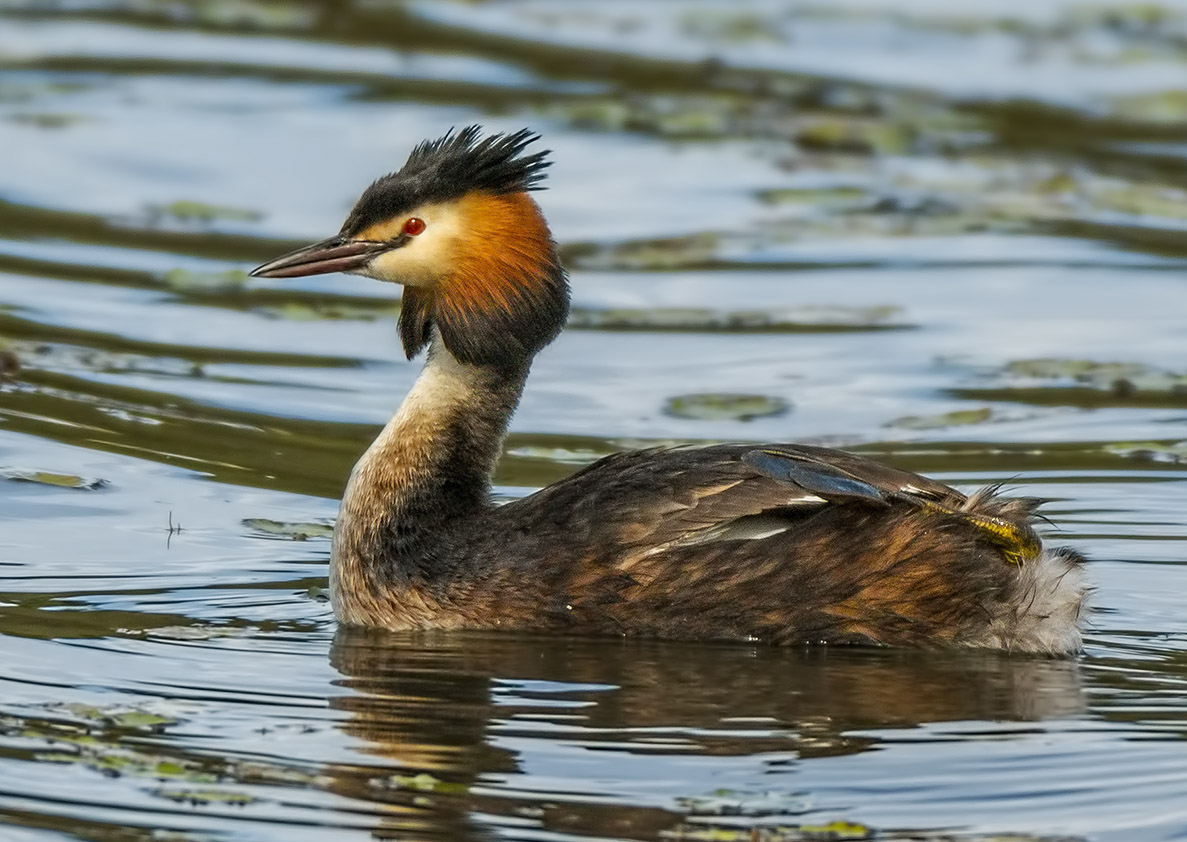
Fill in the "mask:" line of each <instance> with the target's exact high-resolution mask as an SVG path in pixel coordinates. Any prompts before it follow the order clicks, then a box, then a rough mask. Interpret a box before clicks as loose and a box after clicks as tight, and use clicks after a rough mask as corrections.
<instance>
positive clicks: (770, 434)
mask: <svg viewBox="0 0 1187 842" xmlns="http://www.w3.org/2000/svg"><path fill="white" fill-rule="evenodd" d="M469 123H481V124H482V125H484V126H486V127H487V128H488V129H490V130H509V129H516V128H519V127H522V126H525V125H528V126H531V127H533V128H535V129H537V130H538V131H540V132H541V133H542V134H543V135H544V137H545V145H546V146H547V147H548V148H551V149H552V150H553V151H554V158H555V161H556V165H555V166H554V168H553V171H552V175H551V177H550V181H549V190H548V191H547V192H545V193H542V194H540V195H539V201H540V203H541V205H542V206H543V208H544V210H545V212H546V214H547V215H548V217H549V219H550V221H551V222H552V225H553V229H554V232H555V234H556V236H557V238H558V240H559V241H560V243H561V246H562V250H563V254H564V257H565V260H566V263H567V265H568V266H569V268H570V270H571V273H572V281H573V286H574V296H575V305H576V307H575V311H574V314H573V320H572V323H571V325H570V329H569V330H568V331H567V332H566V333H565V334H564V335H563V336H562V337H561V339H560V340H559V341H558V342H557V343H556V344H555V345H554V346H552V347H550V348H549V349H548V350H547V351H546V352H545V353H544V354H542V355H541V357H540V359H539V361H538V363H537V365H536V367H535V370H534V375H533V379H532V380H531V381H530V384H529V387H528V392H527V395H526V397H525V400H524V403H523V406H522V408H521V410H520V411H519V413H518V414H517V416H516V419H515V422H514V427H513V432H512V435H511V437H510V439H509V442H508V445H507V454H506V457H505V458H504V460H503V462H502V464H501V466H500V468H499V473H498V477H497V481H498V483H499V492H500V493H501V494H505V495H509V496H513V495H518V494H522V493H526V492H527V491H529V490H531V489H532V488H535V487H538V486H540V485H542V484H545V483H547V482H550V481H553V480H555V479H557V478H560V477H562V476H564V475H566V474H567V473H569V472H570V471H572V470H574V469H575V468H576V467H577V466H579V465H581V464H584V463H586V462H588V461H590V460H592V459H595V458H597V457H598V456H600V455H602V454H605V453H608V452H611V451H613V450H616V449H620V448H623V447H630V446H637V445H639V444H641V443H651V442H657V441H658V442H663V441H706V440H717V439H783V440H798V441H808V442H823V443H828V444H836V445H843V446H847V447H852V448H855V449H857V450H860V451H862V452H867V453H871V454H875V455H878V456H880V457H882V458H885V459H887V460H890V461H892V462H894V463H895V464H899V465H902V466H904V467H907V468H910V469H913V470H921V471H925V472H928V473H931V474H934V475H936V476H938V477H940V478H942V479H944V480H947V481H950V482H953V483H956V484H958V485H960V486H961V487H966V488H973V487H976V486H977V485H980V484H982V483H985V482H1003V481H1004V482H1006V483H1007V484H1008V485H1009V486H1010V487H1011V488H1013V489H1016V490H1017V491H1018V492H1020V493H1025V494H1031V495H1038V496H1043V497H1048V498H1053V499H1054V500H1055V502H1054V503H1053V504H1052V506H1051V507H1050V515H1051V518H1052V521H1053V523H1054V524H1055V526H1053V527H1052V528H1051V529H1050V530H1048V532H1049V535H1050V536H1051V537H1052V538H1054V539H1055V540H1058V541H1060V542H1064V543H1068V544H1071V545H1073V546H1075V547H1077V548H1078V549H1080V550H1082V551H1083V552H1085V553H1087V554H1088V555H1089V556H1090V557H1091V559H1092V563H1091V566H1090V575H1091V578H1092V580H1093V582H1094V584H1095V585H1096V587H1097V592H1096V593H1095V595H1094V597H1093V605H1094V610H1093V613H1092V617H1091V628H1090V630H1089V633H1088V648H1087V653H1086V656H1085V657H1084V658H1083V659H1081V660H1077V661H1074V662H1069V663H1051V662H1045V661H1033V660H1024V659H1008V658H1002V657H998V656H995V655H992V654H981V653H974V654H962V655H944V656H936V655H934V654H932V655H920V654H917V653H906V652H889V651H865V652H863V651H844V650H831V651H819V650H805V651H773V650H767V649H762V648H749V647H739V646H692V645H675V644H665V643H644V642H623V641H617V640H611V641H597V640H550V639H541V638H531V637H517V636H514V635H495V636H490V635H474V634H440V635H415V636H395V637H391V636H382V635H369V634H359V633H349V634H348V633H344V632H337V633H336V632H335V628H334V625H333V622H332V619H331V616H330V613H329V610H328V606H327V605H326V603H325V600H324V585H325V564H326V561H327V558H328V554H329V544H328V540H327V537H328V534H329V524H331V523H332V518H333V516H334V512H335V508H336V503H335V500H336V498H337V496H338V494H339V493H340V491H341V488H342V485H343V482H344V478H345V476H346V473H347V471H348V470H349V468H350V465H351V464H352V462H353V460H354V459H355V458H356V457H357V455H358V454H359V453H360V452H361V450H362V449H363V448H364V447H365V445H366V443H367V441H368V440H369V438H370V437H371V436H372V435H373V434H374V432H375V431H376V429H377V428H378V426H379V425H381V424H382V423H383V422H384V421H385V420H386V418H387V417H388V415H389V414H390V412H391V411H392V410H393V408H394V407H395V406H396V405H397V403H398V402H399V400H400V398H401V396H402V394H403V392H404V391H405V390H406V389H407V387H408V386H409V384H410V383H411V382H412V379H413V378H414V376H415V374H416V372H417V370H418V363H416V362H413V363H409V362H406V361H404V360H403V359H401V357H400V354H399V347H398V342H397V338H396V334H395V328H394V317H395V314H396V312H397V309H398V300H397V298H398V292H397V291H396V290H395V289H391V288H386V287H381V286H380V285H378V284H375V283H373V282H370V281H366V280H363V279H358V278H348V277H343V276H331V277H320V278H310V279H302V280H299V281H256V280H250V279H249V278H248V277H247V276H246V274H245V270H247V269H249V268H250V267H251V266H253V265H255V264H256V263H259V262H261V261H263V260H266V259H268V258H271V257H274V256H276V255H277V254H280V253H281V252H283V251H285V250H286V249H288V248H290V247H295V246H297V245H301V244H304V243H305V242H309V241H311V240H314V239H319V238H321V237H324V236H327V235H329V234H331V233H333V232H335V231H336V230H337V228H338V225H339V224H340V222H341V219H342V217H343V215H344V214H345V212H346V210H347V209H348V208H349V207H350V205H351V203H352V202H353V200H354V198H355V197H356V196H357V194H358V193H359V192H360V191H361V190H362V189H363V188H364V187H365V186H366V185H367V184H368V183H369V182H370V181H371V180H372V179H373V178H375V177H376V176H378V175H380V174H382V173H385V172H388V171H390V170H392V169H396V168H398V167H399V165H400V164H401V163H402V161H403V158H404V156H405V155H406V154H407V151H408V149H409V148H410V147H411V145H412V144H414V143H415V142H417V141H419V140H421V139H423V138H426V137H432V136H436V135H438V134H440V133H441V132H443V131H444V130H445V129H447V128H449V127H451V126H460V125H465V124H469ZM0 150H2V153H3V155H2V160H3V164H2V165H0V372H3V373H2V374H0V654H2V656H0V839H2V840H4V842H9V840H12V842H44V840H59V839H80V840H96V842H148V841H149V840H167V842H206V840H232V842H246V841H247V840H279V839H283V840H295V841H296V842H301V840H318V842H321V840H353V839H369V838H380V839H406V840H412V839H417V840H419V839H448V840H455V839H456V840H462V839H466V840H469V839H474V840H494V839H515V840H521V839H522V840H580V839H630V840H656V839H676V840H718V841H719V842H733V841H734V840H747V841H748V842H753V840H759V841H760V842H762V840H804V839H814V840H826V839H835V840H840V839H864V838H871V837H873V836H875V835H877V837H878V838H880V839H904V840H905V839H912V840H921V839H922V840H933V842H934V840H948V839H987V838H995V839H1002V838H1009V839H1013V840H1018V839H1052V840H1053V839H1092V840H1118V842H1121V840H1124V842H1139V841H1140V840H1170V839H1187V752H1185V751H1184V748H1185V744H1184V735H1185V734H1187V696H1185V690H1187V612H1184V610H1183V594H1185V593H1187V565H1185V564H1184V561H1185V559H1187V519H1185V515H1184V512H1185V510H1187V505H1185V504H1187V483H1185V479H1187V475H1185V473H1184V467H1185V463H1187V428H1185V426H1184V421H1185V420H1187V355H1185V354H1184V348H1185V347H1187V307H1185V306H1184V305H1185V304H1187V290H1185V288H1184V269H1187V2H1156V3H1124V2H1120V3H1110V2H1102V3H1093V2H1074V1H1073V0H1068V2H1063V0H1045V2H1044V1H1043V0H1030V2H1013V0H1011V2H1003V1H1002V0H997V2H988V0H966V2H963V3H959V4H953V3H950V2H942V0H912V2H904V0H896V2H889V0H844V1H843V2H837V0H832V2H827V3H825V2H817V3H812V2H764V0H732V2H730V3H720V2H718V3H709V2H695V0H666V2H652V3H639V2H613V1H612V0H601V2H593V0H588V2H587V0H568V2H564V3H561V2H540V1H539V0H500V1H499V2H452V0H449V1H446V0H438V2H398V1H397V0H370V2H362V1H360V2H351V0H325V2H315V1H314V0H306V1H305V2H284V3H280V2H267V1H266V0H59V1H58V2H28V1H27V0H4V2H0ZM1008 834H1012V835H1008Z"/></svg>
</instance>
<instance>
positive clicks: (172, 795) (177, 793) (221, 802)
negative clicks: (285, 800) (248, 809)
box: [153, 787, 259, 807]
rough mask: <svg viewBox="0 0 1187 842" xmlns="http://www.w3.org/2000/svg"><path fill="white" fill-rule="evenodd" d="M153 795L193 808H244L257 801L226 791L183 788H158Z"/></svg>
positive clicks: (246, 795) (250, 797)
mask: <svg viewBox="0 0 1187 842" xmlns="http://www.w3.org/2000/svg"><path fill="white" fill-rule="evenodd" d="M153 794H154V795H159V796H160V797H161V798H168V799H169V800H170V801H178V802H181V803H184V804H190V805H192V806H194V807H211V806H231V807H244V806H246V805H248V804H254V803H255V802H256V801H258V800H259V799H258V798H256V797H254V796H251V795H248V794H246V793H243V792H234V791H233V790H226V789H189V788H185V787H177V788H174V787H160V788H159V789H156V790H154V791H153Z"/></svg>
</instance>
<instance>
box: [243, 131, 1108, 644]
mask: <svg viewBox="0 0 1187 842" xmlns="http://www.w3.org/2000/svg"><path fill="white" fill-rule="evenodd" d="M538 139H539V136H538V135H536V134H534V133H532V132H530V131H528V130H527V129H524V130H521V131H518V132H515V133H513V134H507V135H498V134H496V135H490V136H487V137H485V138H482V137H481V133H480V129H479V128H478V127H477V126H471V127H468V128H465V129H463V130H461V131H458V132H452V131H451V132H449V133H447V134H446V135H445V136H444V137H441V138H439V139H437V140H433V141H426V142H423V143H421V144H420V145H418V146H417V147H416V148H414V149H413V150H412V153H411V154H410V155H409V157H408V160H407V162H406V163H405V164H404V166H403V168H402V169H400V170H399V171H398V172H395V173H392V174H390V175H386V176H384V177H382V178H380V179H379V180H378V181H376V182H375V183H374V184H372V185H371V186H370V187H368V188H367V190H366V191H365V192H364V193H363V195H362V196H361V198H360V199H359V200H358V202H357V203H356V204H355V206H354V209H353V210H352V211H351V212H350V215H349V216H348V217H347V219H346V222H345V223H344V224H343V226H342V230H341V231H340V232H339V234H338V235H337V236H335V237H331V238H330V239H328V240H324V241H322V242H319V243H315V244H314V245H311V246H308V247H306V248H302V249H299V250H297V251H294V252H292V253H290V254H287V255H285V256H283V257H280V258H278V259H276V260H273V261H271V262H270V263H266V264H264V265H263V266H260V267H259V268H257V269H256V270H255V271H254V272H252V274H253V275H255V276H257V277H266V278H288V277H297V276H302V275H316V274H321V273H326V272H350V273H354V274H360V275H366V276H369V277H372V278H376V279H378V280H381V281H392V282H395V283H399V284H402V285H403V286H404V297H403V306H402V310H401V312H400V319H399V330H400V337H401V340H402V343H403V346H404V351H405V353H406V355H407V356H408V358H409V359H411V358H412V357H413V356H415V355H416V354H417V353H418V352H419V351H421V350H422V349H425V348H427V349H428V358H427V361H426V363H425V366H424V370H423V371H422V373H421V375H420V377H419V378H418V379H417V381H416V384H415V385H414V386H413V388H412V390H411V391H410V392H409V393H408V395H407V397H406V398H405V399H404V402H403V404H402V405H401V406H400V408H399V410H398V411H397V412H396V414H395V416H394V417H393V418H392V419H391V421H390V422H389V423H388V424H387V426H386V427H385V428H384V430H383V432H381V433H380V434H379V437H378V438H376V439H375V441H374V443H372V445H371V446H370V447H369V448H368V449H367V451H366V453H364V454H363V456H362V458H361V459H360V460H359V461H358V463H357V464H356V465H355V467H354V470H353V471H352V473H351V475H350V480H349V482H348V483H347V486H346V492H345V494H344V496H343V499H342V504H341V508H340V510H339V516H338V522H337V525H336V527H335V530H334V540H333V548H332V550H331V559H330V589H331V594H332V600H333V605H334V611H335V614H336V615H337V617H338V619H339V621H340V622H341V623H344V624H348V625H359V626H376V627H383V628H388V629H394V630H404V629H428V628H450V629H457V628H482V629H490V628H505V629H518V630H523V631H533V632H570V633H575V634H607V635H631V636H648V637H659V638H672V639H684V640H747V641H764V642H769V643H773V644H799V643H831V644H841V643H864V644H882V645H896V646H897V645H905V646H921V647H978V648H993V649H1003V650H1010V651H1016V652H1029V653H1041V654H1046V655H1057V656H1062V655H1070V654H1073V653H1075V652H1077V651H1078V650H1079V649H1080V646H1081V637H1080V628H1079V621H1080V616H1081V611H1082V606H1083V601H1084V596H1085V592H1086V590H1087V588H1086V585H1085V580H1084V575H1083V564H1082V562H1083V558H1082V557H1081V556H1080V555H1079V554H1077V553H1076V552H1074V551H1072V550H1069V549H1064V548H1054V549H1052V548H1044V547H1043V545H1042V543H1041V541H1040V539H1039V537H1038V536H1037V535H1036V533H1035V531H1034V528H1033V524H1034V522H1035V520H1036V515H1035V509H1036V508H1037V506H1038V504H1039V501H1036V500H1031V499H1012V500H1011V499H1004V498H1001V497H999V496H998V495H997V493H996V489H993V488H991V489H985V490H982V491H980V492H978V493H976V494H973V495H971V496H966V495H964V494H961V493H960V492H958V491H956V490H954V489H952V488H949V487H948V486H945V485H942V484H940V483H938V482H935V481H933V480H930V479H926V478H924V477H921V476H917V475H915V474H911V473H907V472H905V471H900V470H897V469H895V468H891V467H888V466H886V465H882V464H879V463H877V462H872V461H869V460H867V459H863V458H861V457H860V456H856V455H853V454H850V453H845V452H843V451H839V450H829V449H825V448H820V447H807V446H803V445H794V444H725V445H712V446H704V447H676V448H651V449H647V450H638V451H632V452H624V453H616V454H613V455H611V456H607V457H606V458H604V459H601V460H599V461H597V462H595V463H594V464H592V465H589V466H588V467H586V468H584V469H582V470H580V471H578V472H577V473H575V474H573V475H572V476H570V477H569V478H568V479H564V480H562V481H560V482H558V483H556V484H555V485H551V486H549V487H547V488H544V489H542V490H540V491H538V492H536V493H535V494H532V495H530V496H528V497H525V498H523V499H520V500H516V501H514V502H511V503H508V504H506V505H502V506H496V505H494V504H493V503H492V502H491V500H490V485H491V476H492V473H493V470H494V466H495V462H496V460H497V459H498V457H499V454H500V452H501V449H502V444H503V440H504V437H505V436H506V432H507V425H508V422H509V421H510V418H511V414H512V413H513V412H514V411H515V407H516V405H517V404H518V402H519V399H520V395H521V393H522V391H523V387H524V381H525V380H526V378H527V375H528V369H529V367H530V366H531V363H532V359H533V358H534V357H535V355H536V354H537V352H539V351H540V350H541V349H542V348H543V347H544V346H546V345H547V344H548V343H549V342H551V341H552V340H553V339H554V338H555V337H556V335H557V334H558V333H559V332H560V330H561V328H562V327H563V325H564V322H565V318H566V316H567V314H568V309H569V287H568V281H567V278H566V275H565V271H564V269H563V268H562V267H561V264H560V262H559V260H558V258H557V253H556V246H555V243H554V242H553V240H552V236H551V233H550V232H549V229H548V225H547V223H546V222H545V221H544V217H543V216H542V214H541V212H540V209H539V207H538V206H537V205H536V203H535V201H533V200H532V198H531V197H530V196H529V195H528V193H529V191H531V190H536V189H540V182H541V181H542V180H543V178H544V171H545V169H546V168H547V167H548V166H549V162H548V161H547V160H546V157H547V155H548V153H547V152H535V153H534V154H525V148H526V147H527V146H528V145H529V144H531V143H533V142H535V141H536V140H538Z"/></svg>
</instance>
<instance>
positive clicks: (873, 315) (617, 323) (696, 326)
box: [569, 306, 908, 333]
mask: <svg viewBox="0 0 1187 842" xmlns="http://www.w3.org/2000/svg"><path fill="white" fill-rule="evenodd" d="M900 312H901V311H900V310H899V308H897V307H885V306H879V307H801V308H791V309H783V310H710V309H705V308H697V307H652V308H648V309H632V308H615V309H606V310H596V309H575V310H574V311H573V312H572V314H571V315H570V317H569V326H570V327H575V328H581V329H587V330H645V331H690V332H704V331H709V330H720V331H729V332H735V333H745V332H754V333H831V332H838V331H851V330H852V331H865V330H888V329H897V328H904V327H908V325H906V324H904V323H902V322H896V321H894V319H895V317H896V316H898V315H899V314H900Z"/></svg>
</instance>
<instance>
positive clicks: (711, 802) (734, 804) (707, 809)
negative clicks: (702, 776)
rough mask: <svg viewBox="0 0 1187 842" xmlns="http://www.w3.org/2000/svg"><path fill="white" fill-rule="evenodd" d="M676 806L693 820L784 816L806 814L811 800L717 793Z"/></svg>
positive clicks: (783, 795)
mask: <svg viewBox="0 0 1187 842" xmlns="http://www.w3.org/2000/svg"><path fill="white" fill-rule="evenodd" d="M676 803H677V804H678V805H679V806H680V809H681V810H683V811H684V812H685V813H686V814H688V815H690V816H751V817H761V816H782V815H796V814H799V813H803V812H804V811H805V810H807V809H809V807H810V799H809V798H808V797H807V796H806V795H804V794H803V793H798V792H778V791H768V792H739V791H736V790H732V789H718V790H715V791H714V792H712V793H711V794H709V795H702V796H691V797H687V798H677V799H676Z"/></svg>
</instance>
